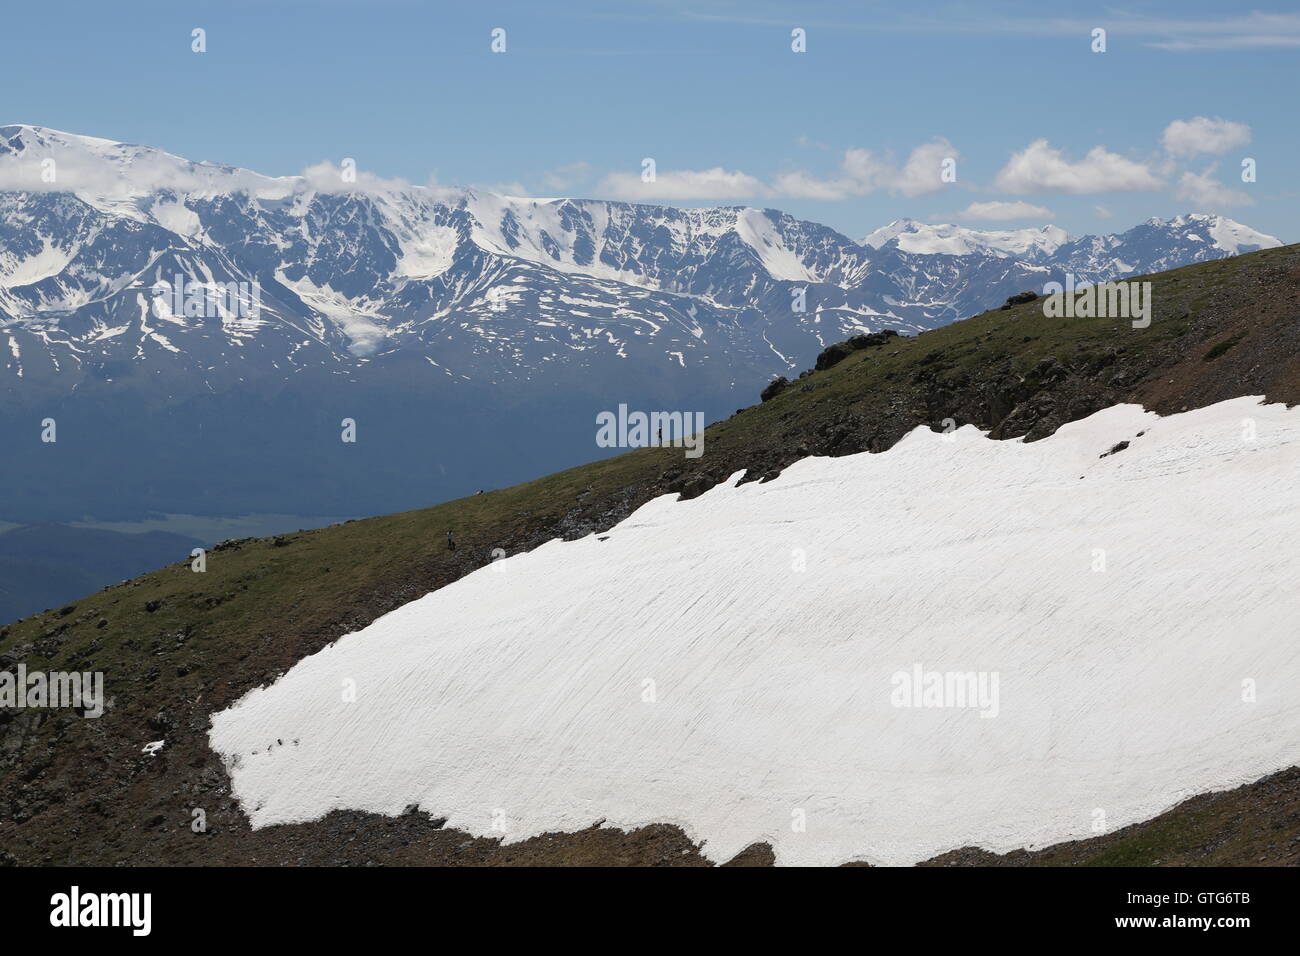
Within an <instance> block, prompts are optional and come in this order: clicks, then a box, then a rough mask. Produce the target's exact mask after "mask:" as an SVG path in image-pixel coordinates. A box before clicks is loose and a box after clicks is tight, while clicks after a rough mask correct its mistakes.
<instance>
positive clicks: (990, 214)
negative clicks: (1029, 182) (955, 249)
mask: <svg viewBox="0 0 1300 956" xmlns="http://www.w3.org/2000/svg"><path fill="white" fill-rule="evenodd" d="M1055 215H1056V213H1054V212H1052V210H1050V209H1048V208H1047V207H1046V206H1035V205H1033V204H1031V203H1027V202H973V203H971V204H970V205H969V206H967V207H966V208H965V209H963V210H962V211H961V212H959V213H957V218H958V219H983V220H990V221H994V222H999V221H1002V220H1006V219H1051V218H1053V217H1054V216H1055Z"/></svg>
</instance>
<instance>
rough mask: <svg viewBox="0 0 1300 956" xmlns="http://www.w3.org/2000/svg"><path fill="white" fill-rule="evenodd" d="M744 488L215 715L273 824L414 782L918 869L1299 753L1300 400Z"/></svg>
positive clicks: (815, 856)
mask: <svg viewBox="0 0 1300 956" xmlns="http://www.w3.org/2000/svg"><path fill="white" fill-rule="evenodd" d="M1139 433H1144V434H1141V435H1140V437H1139ZM1122 441H1129V442H1130V443H1131V444H1130V446H1129V447H1128V448H1127V449H1124V450H1122V451H1118V452H1116V453H1115V454H1110V455H1106V456H1105V457H1099V456H1100V455H1102V454H1103V453H1104V452H1107V451H1109V450H1110V449H1111V448H1112V446H1114V445H1115V444H1116V443H1118V442H1122ZM706 454H707V452H706ZM738 477H739V476H735V477H734V478H733V481H732V483H729V484H727V485H726V486H721V487H718V488H715V489H714V490H712V491H710V492H708V493H707V494H705V495H703V496H701V497H699V498H697V499H695V500H692V501H686V502H680V501H677V500H676V497H675V496H669V497H663V498H659V499H657V500H655V501H652V502H650V503H648V504H647V505H645V506H644V507H643V508H641V509H640V510H638V511H637V512H636V513H635V514H633V515H632V516H631V517H629V518H628V519H627V520H625V521H624V522H622V523H621V524H619V525H618V526H617V527H615V528H614V529H613V530H612V531H610V532H608V533H607V534H601V535H593V536H590V537H587V538H584V539H582V540H580V541H572V542H560V541H555V542H551V543H549V544H546V545H544V546H542V547H540V548H538V549H536V550H534V551H532V552H530V553H527V554H519V555H515V556H511V557H508V558H506V559H504V560H502V561H498V562H496V563H495V564H493V565H491V566H489V567H485V568H483V569H481V570H479V571H477V572H475V573H473V574H471V575H469V576H468V577H465V578H463V579H462V580H460V581H458V582H456V583H455V584H452V585H450V586H448V587H446V588H443V589H442V590H440V591H435V592H433V593H431V594H428V595H426V596H425V597H423V598H421V599H419V600H417V601H413V602H411V603H410V604H407V605H405V606H404V607H401V608H399V609H398V610H396V611H394V612H392V613H391V614H388V615H386V616H384V617H382V618H380V619H379V620H377V621H375V622H374V623H373V624H371V625H370V626H369V627H367V628H365V629H363V630H361V631H358V632H356V633H354V634H349V635H347V636H346V637H344V638H342V639H340V640H339V641H338V642H336V643H335V644H333V645H331V646H330V647H328V648H326V649H325V650H323V651H321V652H320V653H318V654H315V655H314V656H312V657H309V658H307V659H305V660H303V661H301V662H300V663H299V664H297V665H296V666H295V667H293V668H292V669H291V670H290V671H289V672H288V673H287V674H285V675H284V676H283V677H282V678H281V679H280V680H278V681H277V682H276V683H275V684H273V685H271V686H270V687H267V688H263V689H259V690H255V691H253V692H251V693H250V694H248V695H247V696H246V697H244V698H243V699H242V700H241V701H239V702H238V703H237V704H235V705H234V706H233V707H231V708H229V709H228V710H225V711H223V712H221V713H218V714H216V715H214V717H213V722H212V730H211V743H212V746H213V748H214V749H215V750H216V751H217V752H218V753H220V754H221V755H222V757H223V759H224V760H225V761H226V764H227V766H228V767H229V768H230V770H231V776H232V780H233V786H234V790H235V794H236V796H237V797H238V798H239V800H240V802H241V804H242V806H243V808H244V810H245V812H246V813H247V814H248V815H249V817H250V819H251V821H252V823H253V825H254V826H257V827H261V826H267V825H270V824H278V823H289V822H299V821H306V820H311V819H315V818H318V817H320V816H322V815H324V814H326V813H328V812H329V811H331V810H334V809H356V810H366V811H373V812H377V813H383V814H397V813H401V812H402V811H403V810H404V809H405V808H407V807H408V806H410V805H413V804H414V805H418V806H419V807H420V808H421V809H422V810H423V811H425V812H428V813H429V814H432V815H434V816H438V817H446V818H447V825H448V826H449V827H453V828H456V829H461V830H465V831H468V832H470V833H472V834H475V835H488V836H501V837H503V838H504V839H505V840H506V841H510V842H513V841H516V840H521V839H525V838H527V837H530V836H533V835H536V834H539V833H544V832H548V831H572V830H578V829H582V828H585V827H588V826H590V825H592V824H593V823H596V822H597V821H604V823H605V824H606V825H610V826H618V827H622V828H631V827H635V826H637V825H641V824H648V823H653V822H666V823H675V824H678V825H680V826H681V827H682V828H683V829H684V830H685V831H686V832H687V833H688V834H689V835H690V836H691V837H693V838H694V839H696V840H702V841H705V842H704V852H705V853H706V855H707V856H708V857H709V858H711V859H713V860H718V861H721V860H726V859H728V858H730V857H731V856H733V855H734V854H735V853H737V852H739V851H740V850H742V849H743V848H745V847H746V846H748V845H750V844H752V843H755V842H757V841H766V842H768V843H770V844H771V845H772V847H773V848H774V850H775V853H776V858H777V861H778V862H779V863H782V864H831V863H840V862H843V861H847V860H866V861H870V862H873V863H878V864H909V863H914V862H917V861H920V860H924V859H927V858H929V857H932V856H934V855H935V854H938V853H941V852H943V851H945V850H949V849H953V848H956V847H962V846H969V845H975V846H982V847H987V848H989V849H992V850H995V851H1007V850H1011V849H1014V848H1017V847H1035V846H1044V845H1048V844H1051V843H1054V842H1058V841H1061V840H1068V839H1076V838H1082V837H1089V836H1093V835H1096V834H1097V833H1099V832H1111V831H1113V830H1115V829H1117V828H1120V827H1123V826H1126V825H1128V824H1131V823H1134V822H1137V821H1140V820H1143V819H1147V818H1150V817H1152V816H1154V815H1156V814H1158V813H1160V812H1161V811H1163V810H1165V809H1167V808H1168V807H1170V806H1172V805H1174V804H1175V803H1177V802H1179V801H1180V800H1182V799H1184V798H1186V797H1188V796H1190V795H1192V794H1195V793H1200V792H1204V791H1208V790H1216V789H1222V788H1226V787H1231V786H1235V785H1238V784H1241V783H1245V782H1248V781H1252V780H1255V779H1257V778H1259V777H1261V776H1263V775H1265V774H1268V773H1270V772H1272V771H1275V770H1278V769H1281V768H1284V767H1288V766H1291V765H1294V764H1297V763H1300V636H1298V635H1300V547H1298V546H1297V542H1300V409H1297V410H1292V411H1287V410H1286V409H1285V408H1284V407H1283V406H1280V405H1263V404H1260V400H1259V399H1255V398H1241V399H1234V400H1232V401H1229V402H1223V403H1221V404H1218V405H1215V406H1212V407H1209V408H1205V409H1200V410H1197V411H1192V412H1188V413H1184V414H1181V415H1175V416H1171V417H1166V418H1160V417H1158V416H1156V415H1154V414H1151V413H1147V412H1144V411H1142V410H1141V409H1140V408H1139V407H1137V406H1133V405H1124V406H1117V407H1114V408H1110V409H1107V410H1105V411H1102V412H1099V413H1097V414H1095V415H1093V416H1091V417H1090V418H1088V419H1086V420H1084V421H1080V422H1076V423H1073V424H1070V425H1067V426H1065V427H1064V428H1062V429H1061V430H1060V431H1059V432H1058V433H1057V434H1056V435H1054V436H1053V437H1051V438H1048V439H1046V440H1043V441H1039V442H1034V443H1029V444H1025V443H1023V442H1021V441H992V440H990V439H988V438H986V437H985V436H984V435H982V434H980V433H979V432H978V431H977V430H976V429H974V428H973V427H965V428H962V429H959V430H958V431H956V432H954V433H952V434H949V435H940V434H938V433H935V432H931V431H928V430H924V429H918V430H917V431H915V432H913V433H912V434H910V435H909V436H907V437H906V438H905V439H904V440H903V441H902V442H900V443H899V444H898V445H896V446H895V447H894V448H893V449H891V450H890V451H888V452H885V453H883V454H878V455H871V454H861V455H854V456H851V457H844V458H835V459H827V458H812V459H806V460H804V461H801V462H798V463H797V464H795V465H793V466H792V467H790V468H788V469H787V470H786V471H785V473H784V474H782V475H781V476H780V478H778V479H776V480H775V481H771V482H768V483H765V484H758V483H751V484H746V485H739V486H736V485H735V484H734V481H735V478H738ZM918 672H920V673H921V674H922V675H923V680H922V686H921V687H920V688H910V687H909V685H908V681H910V680H911V679H912V676H913V675H915V674H916V673H918ZM933 673H937V674H939V675H940V678H942V677H943V676H944V675H945V674H946V675H948V677H949V678H952V677H953V676H954V675H972V677H973V680H974V682H975V686H982V687H983V689H984V691H985V697H984V699H983V700H982V701H972V700H969V699H966V700H962V699H960V697H957V696H954V695H955V694H956V691H957V689H958V688H957V686H956V684H954V683H953V681H952V680H951V679H950V680H949V681H948V693H947V694H940V693H937V692H936V691H935V690H934V688H933V687H929V684H928V682H929V681H930V680H932V679H933V678H930V677H929V676H928V675H930V674H933ZM981 682H982V683H981ZM927 688H928V691H929V693H928V694H927V693H924V691H926V690H927ZM912 691H914V693H912ZM994 691H996V693H994ZM904 705H912V706H904Z"/></svg>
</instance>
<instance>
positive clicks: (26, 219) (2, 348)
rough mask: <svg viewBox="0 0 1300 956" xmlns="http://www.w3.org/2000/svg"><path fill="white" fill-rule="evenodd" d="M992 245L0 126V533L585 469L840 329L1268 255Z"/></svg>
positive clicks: (1147, 232)
mask: <svg viewBox="0 0 1300 956" xmlns="http://www.w3.org/2000/svg"><path fill="white" fill-rule="evenodd" d="M926 230H930V231H931V232H935V231H942V230H948V233H947V234H946V236H945V237H941V238H942V239H944V241H942V242H938V243H937V245H938V246H942V247H943V248H934V249H931V248H930V247H932V246H935V245H936V242H935V241H934V240H933V237H929V236H928V235H927V233H926ZM1022 232H1024V233H1034V234H1035V235H1021V234H1020V233H988V234H979V233H975V232H973V231H970V230H960V229H958V227H922V226H919V225H918V224H915V223H910V224H909V223H901V224H900V223H895V224H892V225H891V226H890V227H886V229H885V230H878V231H877V233H873V234H872V237H868V241H867V242H864V243H858V242H854V241H852V240H851V239H848V238H847V237H845V236H843V235H840V234H839V233H837V232H835V231H834V230H832V229H829V228H827V227H825V226H821V225H818V224H816V223H812V222H804V221H800V220H797V219H794V218H793V217H791V216H788V215H786V214H784V213H781V212H778V211H776V210H760V209H751V208H742V207H725V208H715V209H678V208H674V207H669V206H653V205H637V204H629V203H618V202H604V201H597V200H571V199H558V200H539V199H521V198H514V197H505V196H498V195H494V194H490V193H485V192H481V191H476V190H468V189H429V188H421V187H409V186H404V185H398V184H384V183H376V182H371V181H368V180H366V178H365V177H364V176H363V177H361V178H360V180H359V181H348V178H347V176H346V171H344V173H343V174H340V172H339V171H337V170H332V169H331V170H325V171H323V172H322V171H320V170H316V171H309V173H308V174H306V175H304V176H303V177H287V178H272V177H266V176H261V175H258V174H256V173H251V172H248V171H246V170H240V169H235V168H233V167H227V166H219V165H214V164H210V163H195V162H191V161H189V160H185V159H182V158H180V157H175V156H171V155H169V154H167V153H163V152H161V151H159V150H154V149H151V148H148V147H143V146H131V145H125V144H120V143H113V142H110V141H106V140H98V139H93V138H90V137H82V136H76V135H73V134H68V133H60V132H56V131H53V130H47V129H42V128H39V127H30V126H7V127H0V394H2V395H3V396H4V403H3V407H4V411H3V412H0V440H2V441H3V442H4V443H5V447H6V449H8V450H10V451H11V452H12V454H13V456H14V458H13V462H14V465H15V468H14V469H13V471H12V474H13V475H14V478H13V485H12V486H11V488H10V492H11V493H10V495H9V500H8V502H7V504H6V507H7V508H8V509H10V510H11V511H13V512H14V514H12V515H7V514H0V518H5V517H12V518H14V519H15V520H31V519H33V518H41V519H47V520H65V519H67V518H68V517H69V516H70V515H71V516H76V517H81V516H83V515H87V514H89V515H94V516H97V517H117V518H131V517H135V516H139V515H141V514H143V513H147V512H157V511H163V512H167V511H173V512H185V513H208V514H236V513H244V512H253V511H273V512H274V511H279V512H292V513H295V514H361V513H369V512H375V511H388V510H394V509H398V508H403V507H411V506H415V505H417V504H422V503H426V502H428V501H430V500H435V499H437V498H442V497H447V496H450V495H456V494H464V493H469V492H471V491H473V490H476V489H477V488H479V487H484V486H494V485H500V484H502V483H504V482H510V481H516V480H521V479H524V478H527V477H531V476H533V475H536V474H540V473H544V472H545V471H548V470H551V469H554V468H559V467H562V466H564V465H566V464H571V463H574V462H577V461H582V460H589V459H592V458H595V457H598V456H600V455H601V454H604V452H603V451H602V450H601V449H599V448H597V447H596V445H595V442H594V431H595V429H594V415H595V413H596V412H597V411H600V410H605V409H612V408H616V407H617V406H618V405H619V404H620V403H627V404H628V405H629V406H631V407H640V408H646V409H678V410H691V411H701V412H703V413H704V414H705V416H706V418H707V419H709V420H713V419H715V418H719V417H722V416H724V415H726V414H729V413H730V412H731V410H733V409H734V408H736V407H738V406H740V405H744V404H747V403H748V402H749V401H750V400H752V398H753V396H754V395H756V394H757V391H758V390H759V389H760V388H761V387H762V386H763V384H764V383H765V382H766V381H768V380H770V379H771V378H772V377H773V376H774V375H778V374H784V373H788V372H791V371H794V370H797V369H799V368H802V367H805V366H807V365H808V364H810V362H811V359H812V357H813V356H815V355H816V354H817V353H818V352H819V351H820V350H821V349H823V348H824V347H825V346H826V345H828V344H830V343H833V342H836V341H840V340H842V339H845V338H847V337H849V336H852V335H855V334H862V333H870V332H875V331H880V330H882V329H894V330H898V331H900V332H903V333H912V332H917V331H920V330H924V329H929V328H935V327H938V326H941V325H944V324H946V323H948V322H951V321H953V320H955V319H958V318H961V317H963V316H966V315H969V314H971V313H973V312H978V311H980V310H981V309H983V308H986V307H988V306H990V305H994V304H998V303H1000V302H1001V301H1002V300H1003V299H1005V298H1006V297H1007V296H1008V295H1011V294H1012V293H1015V292H1018V291H1021V290H1022V289H1026V288H1039V287H1041V286H1042V285H1043V284H1044V283H1045V282H1047V281H1052V280H1053V279H1057V280H1059V279H1060V277H1061V275H1063V273H1064V272H1065V271H1067V270H1069V271H1073V272H1074V273H1075V274H1076V276H1080V277H1083V278H1085V279H1091V280H1094V281H1095V280H1098V279H1108V278H1115V277H1118V276H1121V275H1128V274H1135V273H1142V272H1148V271H1154V270H1157V269H1163V268H1168V267H1170V266H1174V265H1181V264H1185V263H1187V262H1194V261H1199V260H1200V259H1203V258H1216V257H1220V256H1224V255H1230V254H1233V253H1235V252H1240V251H1248V250H1249V249H1250V248H1255V247H1258V246H1261V245H1276V244H1278V243H1277V240H1274V239H1271V237H1267V236H1261V235H1260V234H1257V233H1253V232H1252V231H1251V230H1249V229H1247V228H1246V227H1243V226H1240V225H1239V224H1236V223H1232V222H1231V221H1230V220H1224V219H1221V218H1218V217H1197V216H1188V217H1180V218H1179V219H1177V220H1173V221H1171V222H1168V223H1162V222H1159V221H1152V222H1150V223H1147V224H1145V225H1143V226H1139V227H1137V228H1136V229H1133V230H1130V231H1129V232H1127V233H1123V234H1121V235H1118V236H1105V237H1084V238H1081V239H1070V238H1069V237H1068V236H1065V235H1064V233H1063V232H1061V231H1060V230H1057V229H1055V227H1047V228H1045V229H1044V230H1024V231H1022ZM345 418H346V419H351V420H353V421H354V422H355V423H356V434H357V442H356V443H346V442H343V441H341V437H340V436H341V429H342V425H341V423H342V421H343V419H345ZM47 419H50V420H53V421H54V422H55V423H56V427H57V441H56V442H51V441H48V440H47V441H42V440H41V438H42V437H43V436H45V434H46V433H45V430H44V426H43V425H42V422H44V421H45V420H47Z"/></svg>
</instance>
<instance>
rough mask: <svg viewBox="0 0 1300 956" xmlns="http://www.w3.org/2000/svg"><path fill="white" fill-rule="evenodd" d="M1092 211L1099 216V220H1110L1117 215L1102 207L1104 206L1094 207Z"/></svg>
mask: <svg viewBox="0 0 1300 956" xmlns="http://www.w3.org/2000/svg"><path fill="white" fill-rule="evenodd" d="M1092 211H1093V212H1095V213H1096V214H1097V218H1098V219H1109V218H1111V217H1112V216H1114V215H1115V214H1114V213H1113V212H1111V211H1110V210H1109V209H1108V208H1106V207H1105V206H1102V205H1096V206H1093V207H1092Z"/></svg>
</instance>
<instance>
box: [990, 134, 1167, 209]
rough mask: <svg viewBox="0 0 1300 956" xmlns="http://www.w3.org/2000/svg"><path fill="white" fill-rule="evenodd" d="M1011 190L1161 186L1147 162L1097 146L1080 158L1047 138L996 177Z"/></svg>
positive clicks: (1129, 189) (1115, 189)
mask: <svg viewBox="0 0 1300 956" xmlns="http://www.w3.org/2000/svg"><path fill="white" fill-rule="evenodd" d="M994 185H995V186H996V187H997V188H998V189H1000V190H1003V191H1004V192H1009V193H1050V192H1057V193H1072V194H1076V195H1078V194H1083V193H1109V192H1142V191H1145V190H1154V189H1159V188H1160V186H1161V182H1160V180H1159V178H1158V177H1157V176H1156V175H1155V174H1154V173H1153V172H1152V171H1151V170H1150V169H1149V168H1148V167H1147V166H1146V165H1144V164H1143V163H1139V162H1135V161H1134V160H1131V159H1127V158H1125V157H1123V156H1120V155H1119V154H1118V153H1112V152H1109V151H1108V150H1107V149H1106V147H1104V146H1094V147H1093V148H1092V149H1090V150H1088V154H1087V155H1086V156H1085V157H1084V158H1083V159H1081V160H1079V161H1077V162H1071V161H1070V160H1068V159H1066V157H1065V155H1064V153H1062V152H1061V150H1059V149H1054V148H1053V147H1052V146H1051V145H1050V144H1049V143H1048V142H1047V140H1045V139H1038V140H1034V142H1032V143H1030V144H1029V146H1028V147H1026V148H1025V149H1024V150H1023V151H1021V152H1019V153H1015V154H1013V155H1012V157H1011V159H1010V160H1008V161H1007V164H1006V165H1005V166H1004V167H1002V170H1001V172H999V173H998V175H997V177H996V179H995V180H994Z"/></svg>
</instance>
